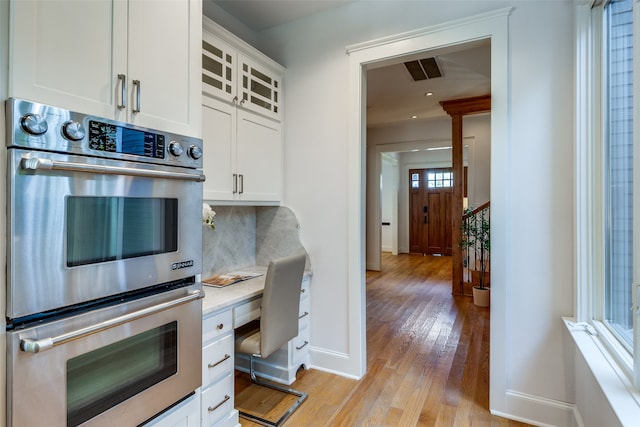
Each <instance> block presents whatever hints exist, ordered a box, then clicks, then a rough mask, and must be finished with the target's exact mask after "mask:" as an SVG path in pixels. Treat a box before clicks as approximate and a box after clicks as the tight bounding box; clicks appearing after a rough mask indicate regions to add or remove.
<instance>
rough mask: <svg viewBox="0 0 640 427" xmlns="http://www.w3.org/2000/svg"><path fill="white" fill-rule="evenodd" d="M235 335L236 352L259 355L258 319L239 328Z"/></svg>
mask: <svg viewBox="0 0 640 427" xmlns="http://www.w3.org/2000/svg"><path fill="white" fill-rule="evenodd" d="M235 334H236V336H235V350H236V352H239V353H248V354H260V319H258V320H254V321H252V322H249V323H247V324H246V325H243V326H241V327H239V328H238V329H236V331H235Z"/></svg>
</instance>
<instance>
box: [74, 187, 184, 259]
mask: <svg viewBox="0 0 640 427" xmlns="http://www.w3.org/2000/svg"><path fill="white" fill-rule="evenodd" d="M66 209H67V234H66V237H67V266H68V267H75V266H79V265H85V264H96V263H101V262H106V261H114V260H118V259H127V258H134V257H140V256H145V255H153V254H161V253H166V252H175V251H177V250H178V227H177V220H178V200H177V199H160V198H141V197H67V206H66Z"/></svg>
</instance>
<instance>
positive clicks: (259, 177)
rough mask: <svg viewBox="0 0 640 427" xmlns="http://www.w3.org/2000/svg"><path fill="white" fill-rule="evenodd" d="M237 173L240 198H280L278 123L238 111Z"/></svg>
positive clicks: (268, 199)
mask: <svg viewBox="0 0 640 427" xmlns="http://www.w3.org/2000/svg"><path fill="white" fill-rule="evenodd" d="M237 141H238V144H237V156H238V162H237V163H238V165H237V168H236V169H237V172H238V176H239V178H238V179H239V182H238V187H239V188H238V193H239V195H240V199H241V200H254V201H280V200H281V199H282V137H281V132H280V124H279V123H276V122H274V121H272V120H268V119H264V118H262V117H260V116H257V115H255V114H251V113H249V112H246V111H243V110H240V109H239V110H238V139H237Z"/></svg>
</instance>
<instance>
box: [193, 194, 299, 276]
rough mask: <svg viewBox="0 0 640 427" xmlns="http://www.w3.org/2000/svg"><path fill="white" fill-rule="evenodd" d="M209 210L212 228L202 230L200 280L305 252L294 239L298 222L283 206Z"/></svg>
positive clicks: (234, 207)
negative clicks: (211, 213)
mask: <svg viewBox="0 0 640 427" xmlns="http://www.w3.org/2000/svg"><path fill="white" fill-rule="evenodd" d="M211 207H212V208H213V210H214V211H215V212H216V216H215V224H216V228H215V229H213V230H212V229H211V228H209V227H203V230H202V252H203V253H202V255H203V256H202V277H203V278H206V277H210V276H212V275H214V274H218V273H224V272H229V271H232V270H239V269H242V268H243V267H250V266H254V265H264V266H266V265H268V264H269V261H270V260H271V259H274V258H279V257H282V256H287V255H293V254H295V253H301V252H303V253H306V251H305V249H304V247H303V246H302V244H301V243H300V240H299V238H298V220H297V218H296V216H295V215H294V214H293V212H292V211H291V209H289V208H287V207H284V206H268V207H255V206H213V205H212V206H211ZM307 269H310V264H309V257H308V256H307Z"/></svg>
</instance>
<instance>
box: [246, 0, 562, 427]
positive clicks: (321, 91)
mask: <svg viewBox="0 0 640 427" xmlns="http://www.w3.org/2000/svg"><path fill="white" fill-rule="evenodd" d="M506 6H513V10H512V12H511V14H510V16H509V26H508V48H507V49H506V55H507V58H506V62H507V63H508V67H506V68H507V73H508V75H507V77H505V82H506V85H507V87H508V94H506V95H507V96H506V97H504V98H500V99H499V100H498V102H502V103H503V104H501V105H499V106H498V107H499V108H501V109H502V110H503V111H504V110H505V109H506V111H507V115H506V116H507V120H508V123H507V126H506V129H501V130H500V131H502V132H506V134H507V135H508V143H507V144H506V146H505V147H503V148H504V151H503V152H501V153H499V156H492V157H493V158H498V159H500V160H501V161H502V163H503V164H501V165H499V166H500V167H499V168H497V167H496V165H495V164H492V169H493V170H499V171H500V174H501V175H500V176H493V177H492V196H493V197H499V200H500V209H503V210H505V211H504V212H501V218H504V223H503V224H499V225H496V227H500V228H499V229H497V231H499V233H498V234H499V235H500V238H501V239H502V240H503V241H504V245H505V246H504V247H502V248H499V249H500V251H501V252H502V253H504V258H503V259H502V261H503V262H504V265H503V266H501V267H500V268H501V271H502V272H503V273H501V275H500V277H499V279H500V280H499V281H498V282H497V284H498V285H500V286H502V289H500V290H496V291H495V292H497V294H498V295H500V298H498V299H496V300H495V301H494V303H495V304H496V305H497V306H492V308H491V310H492V331H494V326H495V330H498V331H500V332H501V335H502V336H500V337H499V338H498V340H499V341H498V342H499V345H498V346H497V347H496V348H494V347H492V349H491V352H492V360H493V359H496V360H500V361H501V362H503V363H501V364H499V365H495V364H494V363H492V371H491V380H490V381H491V382H492V384H498V385H499V389H498V391H500V395H496V394H494V393H493V388H492V402H491V405H492V410H494V411H496V412H499V413H501V414H505V415H508V416H510V417H514V418H521V419H529V420H534V421H535V422H537V423H547V424H552V425H571V420H570V417H571V416H572V414H571V405H570V404H571V403H572V402H573V401H574V394H573V387H572V384H570V383H569V381H567V380H566V378H567V376H568V374H567V372H566V371H565V366H567V365H568V366H572V364H573V362H572V361H568V362H567V361H566V360H565V355H564V353H563V347H562V339H561V327H562V326H561V321H560V316H561V315H567V314H571V313H572V299H573V291H572V281H573V273H572V263H573V252H572V243H571V242H572V241H573V235H572V229H573V219H572V198H571V197H569V196H568V195H570V194H572V179H573V171H572V160H571V158H572V137H573V134H572V126H571V123H572V117H573V116H572V111H573V104H572V98H573V93H572V84H571V82H572V81H573V60H572V58H573V52H572V38H573V33H572V26H573V23H572V2H571V1H569V0H566V1H564V0H558V1H547V2H540V1H527V0H520V1H516V0H513V1H457V0H456V1H451V0H449V1H421V2H414V1H409V2H400V1H371V2H369V1H361V2H355V3H351V4H348V5H346V6H344V7H342V8H340V9H336V10H332V11H328V12H325V13H322V14H318V15H316V16H314V17H311V18H309V19H304V20H300V21H297V22H292V23H290V24H287V25H283V26H280V27H276V28H273V29H271V30H268V31H265V32H263V33H261V34H260V37H259V42H260V43H261V46H258V47H260V48H262V50H263V51H265V52H266V53H267V54H269V55H270V56H272V57H274V59H276V60H277V61H279V62H280V63H282V64H283V65H284V66H285V67H287V75H286V80H285V100H284V101H285V153H284V154H285V189H284V190H285V200H284V203H285V204H286V205H288V206H291V207H292V208H293V209H294V210H295V211H296V213H297V214H298V217H299V219H300V223H301V224H302V229H301V240H302V242H303V244H304V246H305V247H306V248H307V250H308V252H309V254H310V256H311V259H312V264H313V266H314V276H313V297H312V304H313V307H312V308H313V311H314V314H315V315H314V318H313V320H312V324H311V334H312V338H311V339H312V342H313V348H312V355H313V356H312V357H314V359H313V362H314V363H315V364H316V365H319V366H320V367H322V368H324V369H328V370H335V371H340V372H343V373H345V374H347V375H351V376H357V375H358V374H359V372H358V369H357V366H358V363H359V362H360V361H361V360H362V359H360V360H356V361H354V360H351V359H352V358H354V357H361V355H359V354H357V351H355V350H354V348H353V347H350V339H351V338H352V337H350V336H349V331H350V329H349V321H354V319H358V314H357V313H356V314H354V313H352V312H350V309H351V308H350V307H349V304H348V298H349V296H350V295H351V293H350V292H353V290H352V289H349V285H350V283H351V282H350V278H351V277H353V275H354V272H353V271H350V270H349V265H350V263H349V259H350V257H353V256H357V254H355V255H354V254H353V253H352V252H351V251H353V249H352V248H350V246H349V244H350V241H349V239H348V236H349V234H348V233H349V232H350V230H349V229H348V224H349V215H350V212H349V209H350V208H349V206H350V199H352V198H360V197H362V194H361V193H360V194H358V193H356V192H355V191H353V192H352V193H350V191H349V188H354V187H353V186H350V185H349V183H350V181H349V179H350V176H349V173H350V169H349V168H350V165H349V164H348V161H347V159H348V158H349V155H350V145H349V144H350V143H352V142H353V141H349V129H350V128H349V125H350V123H349V121H348V117H349V105H350V100H349V99H347V97H346V96H347V94H348V93H349V92H350V87H349V58H348V56H347V55H345V47H346V46H349V45H352V44H355V43H361V42H367V41H370V40H373V39H376V38H380V37H384V36H391V35H394V34H398V33H401V32H406V31H410V30H414V29H418V28H424V27H429V26H435V25H438V24H441V23H444V22H448V21H451V20H454V19H459V18H464V17H469V16H473V15H475V14H480V13H483V12H489V11H492V10H495V9H498V8H501V7H506ZM493 132H496V129H493ZM352 166H353V165H352ZM498 178H499V180H498ZM498 181H499V184H496V183H497V182H498ZM494 185H498V187H496V188H498V189H499V190H500V192H499V193H500V194H498V195H496V194H495V193H494V191H493V189H494ZM492 214H493V212H492ZM492 216H493V215H492ZM362 240H363V241H364V239H362ZM362 268H364V266H362ZM355 274H358V272H355ZM355 285H356V286H357V285H359V284H358V283H355ZM495 286H496V284H494V287H495ZM502 332H503V333H502ZM492 334H493V332H492ZM492 338H493V336H492ZM492 345H493V340H492ZM565 363H566V364H567V365H565ZM567 402H568V403H567Z"/></svg>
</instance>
